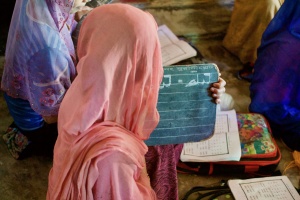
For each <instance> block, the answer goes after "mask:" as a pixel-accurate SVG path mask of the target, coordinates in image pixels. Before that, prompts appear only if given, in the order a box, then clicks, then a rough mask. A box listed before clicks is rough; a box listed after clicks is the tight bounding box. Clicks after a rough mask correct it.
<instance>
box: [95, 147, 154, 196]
mask: <svg viewBox="0 0 300 200" xmlns="http://www.w3.org/2000/svg"><path fill="white" fill-rule="evenodd" d="M98 171H99V176H98V179H97V181H96V183H95V185H94V187H93V195H94V199H103V200H106V199H107V200H117V199H129V200H130V199H141V200H143V199H156V195H155V192H154V191H153V189H152V188H151V186H150V179H149V177H148V176H147V174H146V173H145V172H144V170H142V169H140V168H138V166H137V165H136V164H135V163H134V162H133V161H132V160H131V159H130V157H129V156H127V155H126V154H124V153H122V152H118V151H115V152H114V153H112V154H111V155H110V156H109V157H106V158H105V159H102V160H101V161H100V162H98Z"/></svg>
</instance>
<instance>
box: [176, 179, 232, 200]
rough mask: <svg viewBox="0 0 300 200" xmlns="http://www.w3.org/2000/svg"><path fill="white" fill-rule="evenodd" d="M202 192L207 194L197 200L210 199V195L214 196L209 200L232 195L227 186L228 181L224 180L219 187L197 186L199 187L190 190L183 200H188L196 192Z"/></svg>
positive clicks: (201, 195)
mask: <svg viewBox="0 0 300 200" xmlns="http://www.w3.org/2000/svg"><path fill="white" fill-rule="evenodd" d="M200 191H206V192H205V193H202V194H200V195H199V196H198V198H197V200H201V199H202V198H204V197H208V196H210V195H212V196H211V197H210V198H209V199H214V198H216V197H218V196H221V195H223V194H229V193H231V191H230V189H229V187H228V185H227V181H224V180H222V181H221V182H219V183H218V184H217V186H207V187H203V186H197V187H193V188H192V189H190V190H189V191H188V192H187V193H186V194H185V195H184V197H183V199H182V200H188V198H189V196H190V195H191V194H193V193H195V192H200Z"/></svg>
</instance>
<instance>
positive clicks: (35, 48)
mask: <svg viewBox="0 0 300 200" xmlns="http://www.w3.org/2000/svg"><path fill="white" fill-rule="evenodd" d="M86 2H87V1H86V0H64V1H60V2H57V1H50V0H31V1H29V0H20V1H16V4H15V7H14V13H13V17H12V20H11V24H10V28H9V35H8V39H7V44H6V52H5V66H4V72H3V77H2V82H1V89H2V90H3V91H4V98H5V100H6V103H7V106H8V109H9V112H10V115H11V116H12V118H13V120H14V122H13V123H12V124H11V125H10V127H8V129H7V131H6V132H5V133H4V135H3V139H4V142H5V143H6V145H7V147H8V150H9V152H10V153H11V155H12V156H13V157H14V158H15V159H22V158H24V157H26V156H29V155H30V154H31V153H32V152H35V153H40V152H43V154H44V153H46V154H49V155H52V151H53V146H54V143H55V140H56V137H57V124H56V121H57V113H58V109H59V106H60V103H61V100H62V99H63V97H64V94H65V92H66V91H67V89H68V88H69V87H70V85H71V82H72V80H73V79H74V78H75V75H76V72H75V66H76V63H77V61H76V54H75V48H74V45H73V42H72V38H71V34H72V32H73V30H74V27H76V24H77V22H76V21H75V20H74V13H76V12H77V11H81V10H82V9H83V7H84V6H85V4H86ZM108 2H110V1H107V0H102V1H100V0H93V1H90V2H88V5H89V6H91V7H93V6H98V5H101V4H103V3H108ZM91 9H92V8H89V9H88V10H91Z"/></svg>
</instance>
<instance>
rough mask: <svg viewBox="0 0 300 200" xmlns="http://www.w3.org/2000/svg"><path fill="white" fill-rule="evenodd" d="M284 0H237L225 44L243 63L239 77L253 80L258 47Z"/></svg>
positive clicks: (224, 40)
mask: <svg viewBox="0 0 300 200" xmlns="http://www.w3.org/2000/svg"><path fill="white" fill-rule="evenodd" d="M282 2H283V0H256V1H248V0H236V1H234V8H233V11H232V15H231V19H230V24H229V27H228V30H227V33H226V35H225V37H224V39H223V46H224V47H225V48H226V49H227V50H228V51H229V52H231V53H232V54H233V55H235V56H237V57H238V58H239V59H240V61H241V62H242V64H243V69H242V70H240V71H239V72H238V78H239V79H244V80H247V81H251V77H252V71H253V65H254V63H255V61H256V58H257V55H256V54H257V48H258V46H259V45H260V41H261V36H262V34H263V32H264V31H265V29H266V27H267V26H268V24H269V23H270V21H271V20H272V19H273V17H274V15H275V14H276V12H277V11H278V10H279V8H280V6H281V4H282Z"/></svg>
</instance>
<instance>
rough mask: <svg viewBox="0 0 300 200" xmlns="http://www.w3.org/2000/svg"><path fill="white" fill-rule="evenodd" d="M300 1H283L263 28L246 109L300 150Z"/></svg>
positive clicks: (291, 146)
mask: <svg viewBox="0 0 300 200" xmlns="http://www.w3.org/2000/svg"><path fill="white" fill-rule="evenodd" d="M299 79H300V0H285V2H284V4H283V5H282V7H281V8H280V9H279V11H278V13H277V14H276V15H275V17H274V18H273V20H272V21H271V22H270V24H269V26H268V27H267V29H266V30H265V32H264V34H263V37H262V41H261V45H260V47H259V48H258V58H257V61H256V63H255V65H254V75H253V80H252V83H251V86H250V92H251V93H250V95H251V104H250V107H249V110H250V111H251V112H257V113H261V114H263V115H264V116H265V117H266V118H267V119H268V121H269V122H270V125H271V128H272V131H273V133H274V134H275V136H276V135H277V136H279V137H281V138H282V139H283V141H284V142H285V143H286V144H287V146H289V147H290V148H291V149H296V150H300V80H299Z"/></svg>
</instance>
